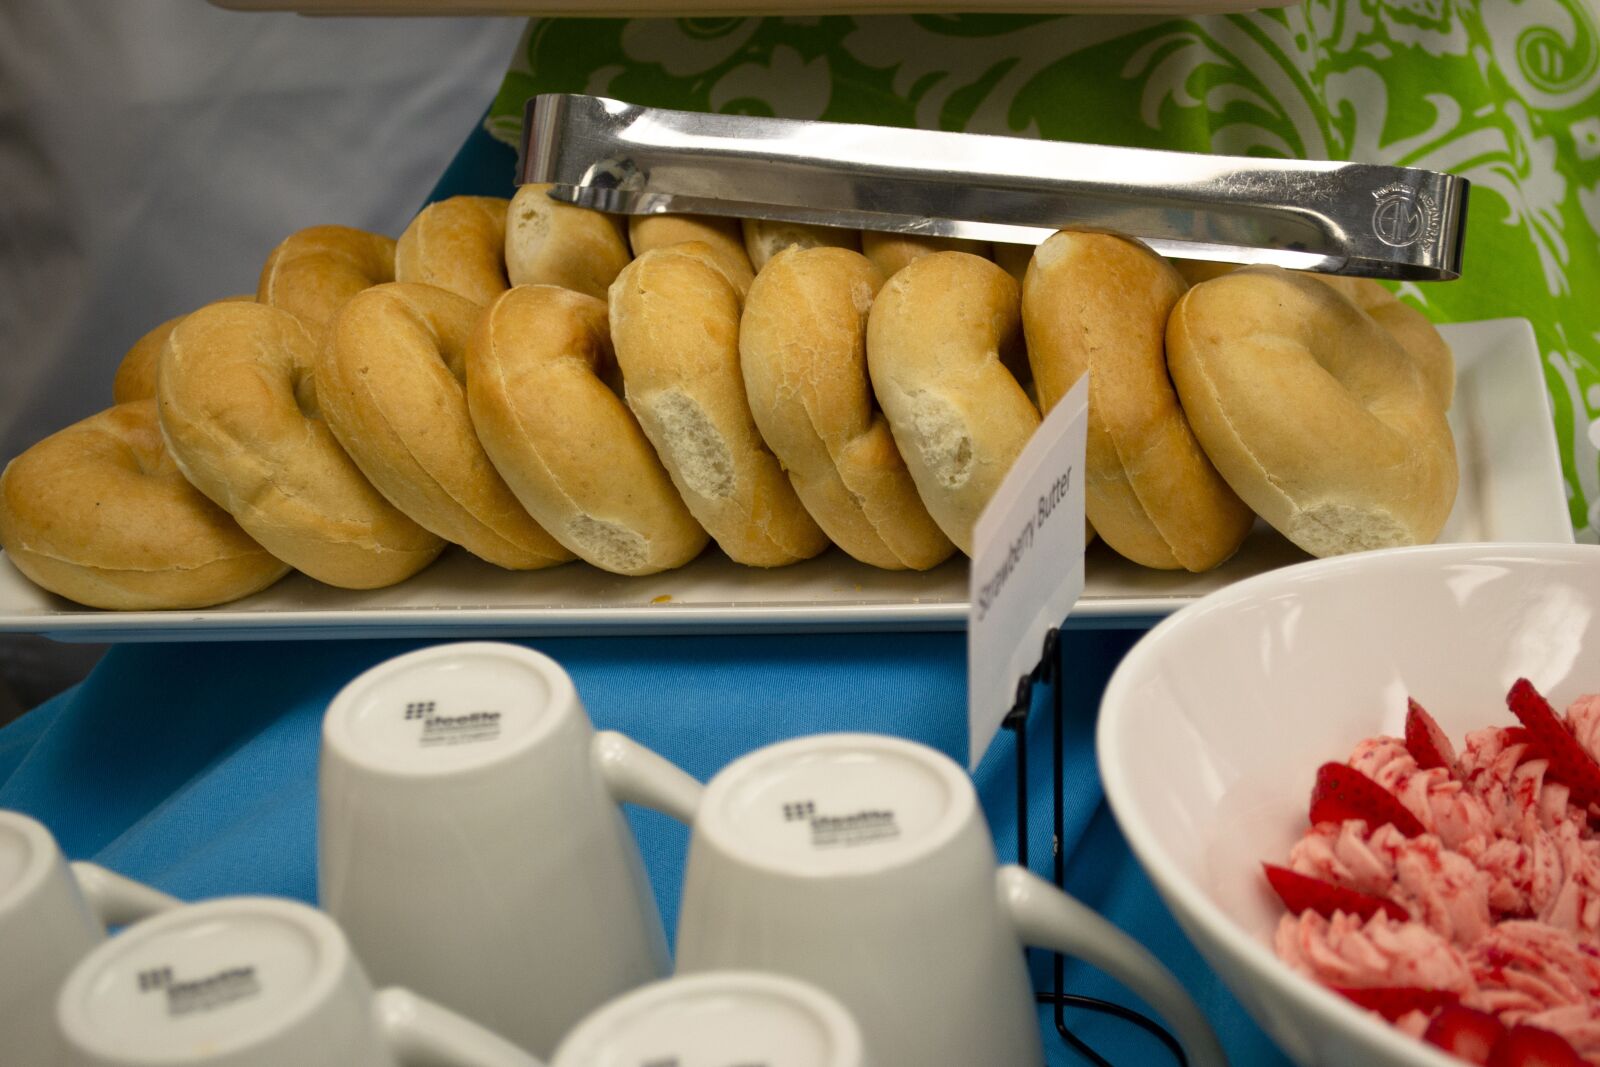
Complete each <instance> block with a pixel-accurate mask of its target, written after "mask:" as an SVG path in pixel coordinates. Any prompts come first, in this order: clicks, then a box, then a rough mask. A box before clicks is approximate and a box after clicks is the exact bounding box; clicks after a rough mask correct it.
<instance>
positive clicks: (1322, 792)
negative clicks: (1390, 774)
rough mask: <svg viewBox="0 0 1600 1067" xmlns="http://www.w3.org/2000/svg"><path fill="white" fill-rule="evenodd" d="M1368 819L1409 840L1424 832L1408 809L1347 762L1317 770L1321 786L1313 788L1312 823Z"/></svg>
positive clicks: (1323, 766)
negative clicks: (1388, 824)
mask: <svg viewBox="0 0 1600 1067" xmlns="http://www.w3.org/2000/svg"><path fill="white" fill-rule="evenodd" d="M1346 819H1365V820H1366V821H1367V825H1368V826H1369V827H1371V828H1372V829H1374V830H1376V829H1377V828H1378V827H1380V826H1382V825H1383V824H1384V823H1392V824H1393V825H1394V828H1395V829H1396V830H1399V831H1400V832H1401V833H1402V834H1404V835H1405V836H1406V837H1416V836H1417V835H1418V834H1420V833H1422V832H1423V826H1422V823H1421V822H1419V821H1417V817H1416V816H1415V815H1413V814H1411V813H1410V812H1409V811H1407V810H1406V807H1405V805H1404V804H1402V803H1400V801H1398V800H1396V799H1395V797H1394V794H1393V793H1390V792H1389V791H1388V790H1387V789H1385V788H1384V787H1383V786H1381V785H1379V784H1378V783H1377V782H1374V781H1373V780H1372V779H1371V778H1368V777H1367V776H1366V775H1364V774H1362V773H1361V772H1360V771H1358V770H1356V769H1355V768H1354V767H1348V766H1346V765H1345V764H1343V763H1324V764H1323V765H1322V766H1321V767H1319V768H1317V784H1316V785H1314V786H1312V788H1311V822H1312V824H1313V825H1314V824H1316V823H1319V822H1344V820H1346Z"/></svg>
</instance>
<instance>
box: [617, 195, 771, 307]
mask: <svg viewBox="0 0 1600 1067" xmlns="http://www.w3.org/2000/svg"><path fill="white" fill-rule="evenodd" d="M628 241H629V243H630V244H632V246H633V254H634V255H635V256H642V255H644V254H645V253H646V252H651V251H654V250H655V249H657V248H668V247H670V246H672V245H677V244H683V243H684V242H686V241H698V242H700V243H702V244H705V245H707V246H709V248H710V251H711V254H712V255H713V256H715V257H716V258H717V260H718V261H719V262H721V264H722V268H723V270H722V273H723V274H724V275H726V276H727V278H728V280H729V281H730V282H732V283H733V287H734V288H735V289H737V290H738V291H739V299H740V300H743V299H744V295H745V294H746V293H748V292H749V291H750V283H751V281H753V280H754V279H755V276H756V275H755V270H754V269H753V268H752V267H751V266H750V257H749V256H748V255H747V254H746V253H745V250H744V232H743V231H742V230H741V229H740V228H739V220H738V219H723V218H717V217H715V216H712V215H633V216H631V217H629V219H628Z"/></svg>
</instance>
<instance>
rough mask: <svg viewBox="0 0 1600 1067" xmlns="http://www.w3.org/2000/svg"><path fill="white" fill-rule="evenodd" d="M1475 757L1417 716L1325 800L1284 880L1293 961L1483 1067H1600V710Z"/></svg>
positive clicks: (1537, 705)
mask: <svg viewBox="0 0 1600 1067" xmlns="http://www.w3.org/2000/svg"><path fill="white" fill-rule="evenodd" d="M1507 703H1508V704H1509V705H1510V708H1511V710H1512V712H1513V713H1514V714H1515V715H1516V717H1517V719H1518V721H1519V724H1518V725H1508V726H1493V727H1488V728H1486V729H1483V730H1478V731H1476V732H1474V733H1471V734H1468V735H1467V737H1466V738H1465V743H1464V746H1463V748H1462V750H1461V752H1460V753H1459V754H1457V752H1456V751H1455V748H1454V746H1453V745H1452V744H1451V742H1450V739H1449V738H1448V737H1447V736H1446V735H1445V734H1444V733H1443V731H1442V730H1440V728H1439V726H1438V724H1437V723H1435V722H1434V721H1433V719H1432V717H1431V716H1429V715H1428V713H1427V712H1426V711H1425V710H1423V708H1422V707H1421V706H1420V705H1418V704H1417V703H1416V702H1415V701H1413V702H1411V704H1410V707H1409V710H1408V714H1407V716H1406V736H1405V737H1404V738H1396V737H1374V738H1369V739H1367V740H1365V741H1362V742H1361V743H1360V744H1358V745H1357V746H1356V747H1355V751H1354V752H1352V753H1351V754H1350V758H1349V759H1348V760H1347V761H1346V762H1345V763H1342V764H1338V763H1329V764H1324V765H1323V767H1322V768H1321V769H1320V770H1319V771H1318V773H1317V779H1316V782H1315V784H1314V786H1313V790H1312V797H1311V805H1310V822H1311V827H1310V829H1308V830H1307V831H1306V833H1305V835H1304V836H1303V837H1302V838H1301V839H1300V841H1299V842H1298V843H1297V844H1296V845H1295V846H1294V847H1293V848H1292V849H1291V850H1290V852H1289V856H1288V859H1287V863H1286V864H1284V865H1283V866H1274V865H1270V864H1269V865H1267V866H1266V875H1267V879H1268V882H1269V884H1270V885H1271V886H1272V888H1273V889H1274V890H1275V891H1276V892H1277V893H1278V895H1279V897H1281V898H1282V899H1283V901H1284V903H1285V904H1286V905H1287V907H1288V909H1289V911H1288V914H1286V915H1284V916H1283V918H1282V919H1280V920H1279V924H1278V929H1277V932H1276V936H1275V938H1274V943H1275V948H1276V950H1277V953H1278V955H1279V957H1280V958H1282V959H1283V960H1284V961H1285V962H1286V963H1288V964H1289V965H1290V966H1291V967H1293V968H1295V969H1296V970H1298V971H1300V972H1302V973H1304V974H1307V975H1310V976H1311V977H1312V978H1315V979H1316V980H1317V981H1319V982H1321V983H1323V984H1324V985H1327V986H1330V987H1332V988H1334V989H1336V990H1338V991H1340V992H1342V993H1344V994H1345V995H1346V996H1348V997H1349V998H1350V999H1352V1000H1354V1001H1355V1002H1356V1003H1357V1004H1360V1005H1361V1006H1363V1007H1365V1008H1368V1009H1371V1010H1373V1011H1376V1012H1379V1013H1380V1014H1382V1015H1383V1016H1384V1017H1386V1018H1388V1019H1389V1020H1391V1021H1392V1022H1393V1023H1395V1025H1397V1026H1399V1027H1400V1028H1401V1029H1403V1030H1406V1031H1407V1032H1409V1033H1412V1034H1414V1035H1416V1036H1417V1037H1419V1038H1422V1039H1424V1040H1427V1041H1429V1042H1431V1043H1433V1044H1436V1045H1439V1046H1441V1047H1443V1048H1445V1049H1447V1050H1449V1051H1451V1052H1454V1053H1455V1054H1456V1055H1458V1056H1460V1057H1462V1058H1463V1059H1465V1060H1467V1061H1469V1062H1477V1063H1492V1064H1518V1063H1547V1062H1555V1063H1563V1062H1570V1063H1591V1064H1597V1065H1600V831H1597V829H1596V828H1595V826H1592V825H1591V813H1592V814H1594V815H1595V816H1597V817H1600V762H1597V757H1600V696H1586V697H1582V698H1580V699H1579V700H1577V701H1575V702H1574V703H1573V704H1572V705H1571V706H1570V707H1569V708H1568V709H1567V712H1566V715H1565V716H1559V715H1557V714H1556V713H1555V712H1554V711H1553V710H1552V709H1551V708H1550V706H1549V705H1548V704H1547V703H1546V702H1545V701H1544V698H1543V697H1541V696H1540V695H1539V694H1538V693H1537V692H1536V691H1535V690H1534V688H1533V687H1532V686H1531V685H1530V684H1528V683H1527V682H1526V681H1519V682H1518V683H1517V684H1516V685H1515V686H1513V687H1512V690H1511V693H1510V695H1509V696H1508V698H1507Z"/></svg>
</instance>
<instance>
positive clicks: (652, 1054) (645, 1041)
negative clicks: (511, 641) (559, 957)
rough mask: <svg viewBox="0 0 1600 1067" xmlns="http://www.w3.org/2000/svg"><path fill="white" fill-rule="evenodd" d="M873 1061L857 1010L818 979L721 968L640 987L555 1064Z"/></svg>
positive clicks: (851, 1066) (664, 1066) (588, 1025)
mask: <svg viewBox="0 0 1600 1067" xmlns="http://www.w3.org/2000/svg"><path fill="white" fill-rule="evenodd" d="M623 1064H626V1065H627V1067H638V1065H646V1067H729V1065H730V1064H739V1065H745V1064H748V1065H760V1067H866V1065H867V1060H866V1053H865V1051H864V1050H863V1048H862V1042H861V1031H860V1029H859V1028H858V1027H857V1026H856V1023H855V1020H854V1019H852V1018H851V1017H850V1013H849V1012H847V1011H845V1009H844V1006H843V1005H841V1004H840V1003H839V1002H838V1001H837V1000H835V999H834V998H833V997H831V996H829V995H828V994H827V993H824V992H823V991H822V990H820V989H818V988H817V987H816V986H814V985H810V984H808V983H806V982H801V981H799V980H797V979H794V978H786V977H784V976H782V975H776V974H763V973H759V972H756V971H712V972H709V973H706V974H695V975H686V976H680V977H677V978H669V979H667V980H666V981H663V982H655V983H652V984H651V985H647V986H644V987H642V988H640V989H636V990H634V991H633V992H632V993H628V994H626V995H624V996H622V997H619V998H618V999H616V1000H614V1001H612V1002H611V1003H610V1004H607V1005H606V1006H605V1007H603V1008H601V1009H600V1010H598V1011H596V1012H594V1013H593V1014H592V1015H590V1016H589V1017H588V1018H587V1019H585V1020H584V1021H583V1022H581V1023H579V1024H578V1026H577V1027H576V1028H575V1029H574V1030H573V1031H572V1033H570V1034H568V1035H567V1037H566V1040H564V1041H562V1042H561V1047H560V1048H558V1049H557V1050H556V1054H555V1059H554V1060H553V1061H552V1062H551V1065H550V1067H611V1065H623Z"/></svg>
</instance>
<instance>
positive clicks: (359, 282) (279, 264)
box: [256, 226, 395, 329]
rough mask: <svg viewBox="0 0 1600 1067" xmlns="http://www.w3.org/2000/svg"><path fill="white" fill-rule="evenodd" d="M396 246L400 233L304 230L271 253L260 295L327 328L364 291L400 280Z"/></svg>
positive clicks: (346, 228) (332, 228) (342, 228)
mask: <svg viewBox="0 0 1600 1067" xmlns="http://www.w3.org/2000/svg"><path fill="white" fill-rule="evenodd" d="M394 249H395V243H394V238H392V237H385V236H384V235H383V234H379V233H368V232H367V231H365V230H356V229H351V228H350V227H349V226H312V227H311V228H310V229H306V230H300V231H299V232H297V233H292V234H290V235H289V236H288V237H285V238H284V239H283V240H282V241H280V242H278V246H277V247H276V248H274V249H273V250H272V252H271V254H270V255H268V256H267V261H266V262H265V263H264V264H262V266H261V278H260V280H259V281H258V282H257V283H256V299H257V300H258V301H260V302H261V303H263V304H266V305H267V306H268V307H275V308H281V309H283V310H284V311H287V312H290V313H291V314H295V315H298V316H300V317H301V318H302V319H305V320H306V321H307V322H309V323H310V324H311V325H312V326H313V327H315V328H317V329H321V328H322V327H324V326H326V325H328V323H329V322H331V321H333V316H334V315H335V314H337V313H338V311H339V308H341V307H342V306H344V302H345V301H346V300H349V299H350V298H351V297H352V296H355V295H356V294H357V293H359V292H360V291H361V290H363V289H367V288H370V287H371V286H374V285H381V284H382V283H384V282H392V281H394Z"/></svg>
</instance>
